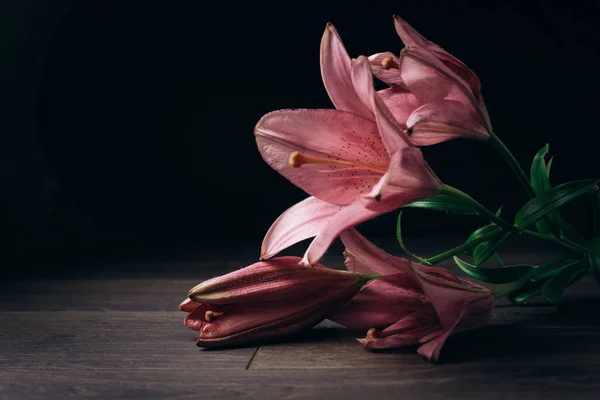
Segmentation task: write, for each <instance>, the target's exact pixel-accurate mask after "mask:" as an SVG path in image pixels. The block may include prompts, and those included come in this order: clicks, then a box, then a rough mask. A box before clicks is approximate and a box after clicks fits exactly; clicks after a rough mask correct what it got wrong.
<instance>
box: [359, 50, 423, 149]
mask: <svg viewBox="0 0 600 400" xmlns="http://www.w3.org/2000/svg"><path fill="white" fill-rule="evenodd" d="M352 82H354V86H355V88H356V93H358V94H359V96H360V97H361V99H362V101H363V102H364V103H365V104H367V105H368V106H369V107H370V109H371V111H372V112H373V114H374V115H375V120H376V121H377V128H378V130H379V135H380V137H381V141H382V142H383V144H384V145H385V148H386V150H387V153H388V154H390V155H391V154H394V153H396V152H397V151H400V150H401V149H403V148H406V147H411V146H412V144H411V143H410V140H409V139H408V136H406V134H405V133H404V130H403V129H402V127H401V126H400V125H398V123H397V122H396V120H395V119H394V117H393V115H392V114H391V112H390V110H389V109H388V108H387V106H386V105H385V103H384V102H383V101H382V100H381V99H380V98H379V96H378V95H377V93H376V92H375V89H374V87H373V76H372V74H371V66H370V64H369V60H368V59H367V58H366V57H364V56H361V57H359V58H358V59H356V60H355V61H354V62H353V63H352Z"/></svg>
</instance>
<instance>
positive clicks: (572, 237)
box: [557, 214, 585, 246]
mask: <svg viewBox="0 0 600 400" xmlns="http://www.w3.org/2000/svg"><path fill="white" fill-rule="evenodd" d="M557 221H558V226H559V227H560V237H561V238H562V239H567V240H569V241H571V242H573V243H575V244H578V245H582V246H583V245H585V238H584V237H583V236H581V235H580V234H579V232H577V231H576V230H575V228H573V227H572V226H571V224H569V222H568V221H567V220H566V219H564V218H563V217H562V215H560V214H558V215H557Z"/></svg>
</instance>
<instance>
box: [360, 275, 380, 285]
mask: <svg viewBox="0 0 600 400" xmlns="http://www.w3.org/2000/svg"><path fill="white" fill-rule="evenodd" d="M360 278H361V279H362V280H364V281H365V283H366V282H368V281H370V280H373V279H377V278H381V275H380V274H365V275H361V276H360Z"/></svg>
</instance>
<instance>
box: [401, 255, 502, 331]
mask: <svg viewBox="0 0 600 400" xmlns="http://www.w3.org/2000/svg"><path fill="white" fill-rule="evenodd" d="M411 268H412V270H413V272H414V273H415V275H416V277H417V279H419V282H420V284H421V288H422V289H423V291H424V292H425V294H426V295H427V296H428V297H429V298H430V300H431V304H432V305H433V307H434V308H435V310H436V313H437V315H438V317H439V319H440V321H441V323H442V326H443V327H444V329H446V330H448V329H451V328H452V327H454V326H456V324H457V320H460V318H461V316H462V315H463V314H464V307H465V304H467V303H469V302H472V301H475V300H477V299H480V298H484V297H489V296H490V295H491V294H490V291H489V290H488V289H486V288H484V287H483V286H479V285H473V284H469V285H466V284H463V283H460V282H456V281H449V280H447V279H444V278H442V277H438V276H435V275H434V274H428V273H425V272H423V271H422V270H420V269H419V268H418V267H416V266H414V265H412V264H411ZM490 311H491V304H490Z"/></svg>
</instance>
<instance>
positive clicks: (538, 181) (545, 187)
mask: <svg viewBox="0 0 600 400" xmlns="http://www.w3.org/2000/svg"><path fill="white" fill-rule="evenodd" d="M549 149H550V146H549V145H548V144H546V145H545V146H544V147H543V148H542V149H541V150H540V151H538V153H537V154H536V155H535V157H533V162H532V163H531V171H530V180H531V187H532V188H533V191H534V192H535V194H537V195H538V196H539V195H540V194H542V193H546V192H547V191H549V190H550V189H551V188H552V185H551V184H550V180H549V172H550V170H549V168H548V167H547V165H546V160H545V157H546V154H548V150H549Z"/></svg>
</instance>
